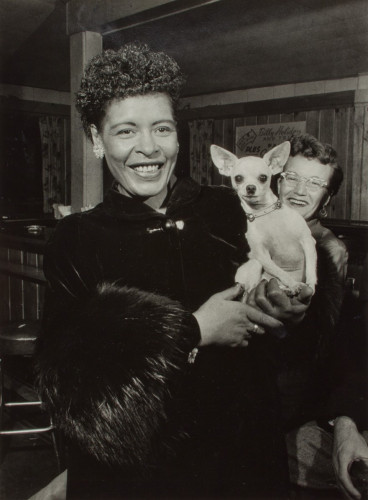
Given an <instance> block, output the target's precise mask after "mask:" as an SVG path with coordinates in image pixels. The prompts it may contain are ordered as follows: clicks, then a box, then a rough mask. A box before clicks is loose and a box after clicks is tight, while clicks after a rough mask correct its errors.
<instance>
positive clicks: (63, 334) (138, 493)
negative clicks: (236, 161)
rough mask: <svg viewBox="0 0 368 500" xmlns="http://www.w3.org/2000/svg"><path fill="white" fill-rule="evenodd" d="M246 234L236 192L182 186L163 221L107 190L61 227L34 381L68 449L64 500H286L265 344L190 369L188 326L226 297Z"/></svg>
mask: <svg viewBox="0 0 368 500" xmlns="http://www.w3.org/2000/svg"><path fill="white" fill-rule="evenodd" d="M245 232H246V220H245V217H244V213H243V211H242V209H241V207H240V203H239V200H238V197H237V196H236V195H235V194H234V193H233V191H232V190H231V189H228V188H225V187H200V186H199V185H197V184H196V183H195V182H194V181H192V180H190V179H182V180H180V181H178V182H177V183H176V185H175V186H174V189H173V190H172V192H171V193H170V195H169V201H168V205H167V211H166V214H165V215H163V214H160V213H158V212H156V211H154V210H152V209H151V208H150V207H148V206H147V205H145V204H143V203H141V202H140V201H139V200H136V199H132V198H128V197H125V196H123V195H121V194H120V193H119V192H118V191H117V190H116V189H115V188H114V187H113V188H112V189H111V190H110V191H109V193H108V194H107V196H106V198H105V200H104V202H103V203H102V204H100V205H98V206H97V207H96V208H94V209H93V210H90V211H89V212H84V213H80V214H74V215H71V216H69V217H67V218H65V219H63V220H62V221H61V222H60V223H59V224H58V227H57V229H56V231H55V234H54V236H53V238H52V240H51V241H50V242H49V244H48V247H47V251H46V254H45V261H44V270H45V275H46V277H47V280H48V283H49V291H48V295H47V302H46V308H45V309H46V313H45V322H44V323H45V328H44V336H43V339H42V343H41V346H40V357H39V378H40V388H41V394H42V397H43V399H44V400H45V401H46V403H47V404H48V406H49V408H50V410H51V412H52V413H53V415H54V419H55V422H56V423H57V424H58V425H59V427H60V429H61V430H62V431H63V432H64V433H65V435H66V437H67V438H68V440H69V441H70V462H69V465H68V469H69V474H68V498H91V499H92V498H93V499H94V498H96V499H101V498H105V497H106V498H132V497H139V498H144V497H151V496H154V497H156V498H162V497H166V498H178V497H184V496H185V497H187V498H205V497H207V498H213V497H222V498H229V497H240V496H242V497H248V498H254V497H255V496H257V495H263V497H264V498H265V497H267V496H268V495H269V497H270V498H271V497H272V498H277V497H278V496H283V495H284V493H285V491H286V484H287V475H288V474H287V466H286V462H285V454H284V444H283V438H282V435H281V432H280V428H279V425H278V418H277V415H278V407H277V398H276V393H275V390H274V378H273V371H272V368H273V367H272V356H271V352H272V342H273V339H271V338H269V336H263V337H262V338H259V339H253V341H252V342H251V345H250V346H249V348H247V349H235V348H224V347H207V348H201V349H200V351H199V354H198V356H197V359H196V361H195V363H194V364H188V362H187V360H188V353H189V352H190V351H191V349H192V348H193V347H195V346H196V345H197V344H198V342H199V339H200V334H199V328H198V325H197V323H196V320H195V318H194V316H192V314H191V313H192V312H193V311H195V310H196V309H197V308H198V307H199V306H200V305H201V304H202V303H203V302H205V301H206V300H207V299H208V298H209V297H210V296H211V295H212V294H214V293H216V292H219V291H221V290H224V289H226V288H228V287H230V286H232V285H233V281H234V275H235V271H236V268H237V267H238V265H239V264H240V263H242V262H244V261H245V260H246V252H247V250H248V247H247V243H246V240H245V237H244V234H245Z"/></svg>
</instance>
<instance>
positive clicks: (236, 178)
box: [234, 175, 244, 184]
mask: <svg viewBox="0 0 368 500" xmlns="http://www.w3.org/2000/svg"><path fill="white" fill-rule="evenodd" d="M234 179H235V182H236V183H237V184H240V183H241V182H243V180H244V177H243V176H242V175H236V176H235V177H234Z"/></svg>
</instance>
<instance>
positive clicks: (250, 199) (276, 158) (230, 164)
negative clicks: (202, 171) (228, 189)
mask: <svg viewBox="0 0 368 500" xmlns="http://www.w3.org/2000/svg"><path fill="white" fill-rule="evenodd" d="M289 154H290V142H289V141H285V142H283V143H282V144H279V145H278V146H276V147H274V148H273V149H271V150H270V151H268V152H267V153H266V154H265V155H264V157H263V158H259V157H257V156H246V157H244V158H238V157H237V156H235V155H234V154H233V153H231V152H230V151H227V150H226V149H223V148H220V147H219V146H215V145H214V144H213V145H212V146H211V157H212V161H213V163H214V164H215V165H216V167H217V168H218V169H219V172H220V174H221V175H225V176H227V177H231V184H232V186H233V188H234V189H235V190H236V191H237V193H238V195H239V197H240V198H241V199H242V200H244V201H245V202H246V203H247V204H248V205H255V206H256V205H259V204H263V203H265V202H267V197H269V196H270V194H271V193H270V184H271V177H272V176H273V175H275V174H277V173H279V172H281V171H282V168H283V166H284V165H285V163H286V161H287V159H288V157H289Z"/></svg>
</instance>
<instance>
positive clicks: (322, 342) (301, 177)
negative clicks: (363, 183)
mask: <svg viewBox="0 0 368 500" xmlns="http://www.w3.org/2000/svg"><path fill="white" fill-rule="evenodd" d="M342 180H343V172H342V170H341V168H340V167H339V165H338V163H337V154H336V151H335V150H334V149H333V148H332V147H331V146H329V145H327V144H326V145H324V144H322V143H320V142H319V141H318V140H317V139H316V138H315V137H313V136H311V135H308V134H305V135H301V136H298V137H294V138H292V140H291V153H290V157H289V160H288V162H287V163H286V165H285V168H284V172H283V173H282V174H281V175H280V178H279V180H278V191H279V196H280V199H281V201H282V202H283V203H285V204H286V205H288V206H289V207H291V208H293V209H295V210H297V211H298V212H299V213H300V214H301V215H302V216H303V217H304V219H305V220H306V221H307V223H308V226H309V228H310V230H311V232H312V235H313V237H314V238H315V240H316V248H317V252H318V269H317V274H318V284H317V288H316V293H315V295H314V297H313V299H312V304H311V307H310V308H309V311H308V313H307V316H306V318H305V320H304V322H303V324H302V325H300V326H299V327H298V329H297V330H296V331H295V332H294V334H293V335H290V336H289V338H288V339H285V340H286V341H285V342H284V345H283V352H282V353H281V360H282V366H283V368H282V369H281V370H280V373H279V388H280V390H281V394H282V399H283V410H284V420H285V426H286V430H287V431H289V433H288V435H287V443H288V453H289V467H290V476H291V480H292V482H293V483H294V484H298V485H299V486H306V487H310V488H318V489H327V488H336V485H337V484H338V485H339V486H340V487H342V489H343V490H344V491H345V493H348V494H349V495H350V496H351V497H352V498H359V493H358V491H357V490H356V489H355V488H354V486H353V484H352V483H351V480H350V477H349V473H348V469H349V466H350V463H351V461H352V460H354V459H357V458H362V457H364V456H366V455H367V454H368V448H367V446H366V444H365V441H364V439H363V437H362V435H361V434H359V432H358V428H359V425H361V424H359V421H360V422H361V421H362V416H363V415H362V413H363V412H362V413H361V414H359V412H357V407H356V406H357V405H356V404H355V403H354V404H353V405H351V404H350V406H349V404H347V402H346V401H345V402H344V401H341V399H340V401H339V403H338V405H337V406H336V405H335V407H334V408H333V407H332V405H331V406H330V405H329V404H328V403H327V404H326V402H327V401H329V397H328V396H329V393H332V395H333V396H334V395H336V394H340V393H341V391H340V390H335V391H334V388H333V387H331V382H332V383H333V381H331V376H330V378H329V375H330V374H329V364H328V361H329V358H330V356H331V352H332V350H333V349H334V345H335V344H336V341H335V337H336V326H337V323H338V320H339V316H340V310H341V306H342V302H343V296H344V283H345V278H346V270H347V260H348V253H347V250H346V247H345V245H344V243H343V242H342V241H341V240H339V239H338V238H336V236H335V235H334V234H333V233H332V231H330V230H329V229H327V228H326V227H324V226H323V225H322V224H321V218H323V217H326V215H327V210H326V208H327V206H328V204H329V203H330V201H331V198H332V197H333V196H334V195H335V194H336V193H337V192H338V190H339V187H340V185H341V182H342ZM285 347H286V348H285ZM284 348H285V349H284ZM335 400H336V398H335V397H331V398H330V401H332V402H333V404H335ZM354 406H355V407H354ZM349 410H350V411H349ZM329 412H331V414H329ZM334 412H335V413H334ZM327 415H329V417H338V418H336V419H335V420H334V422H335V426H334V427H333V426H330V427H329V425H328V424H327V421H328V418H325V419H323V417H325V416H326V417H327ZM347 415H349V417H348V416H347ZM318 417H320V419H319V425H318V424H317V422H316V420H315V419H317V420H318ZM321 417H322V418H321ZM350 417H353V418H350ZM324 421H325V422H326V424H327V425H326V426H325V425H323V422H324ZM356 424H358V427H357V426H356ZM363 425H364V424H363ZM300 426H301V427H300ZM360 430H362V429H360ZM329 431H330V433H329ZM332 432H334V434H335V435H334V438H333V434H332ZM333 449H334V451H332V450H333ZM332 454H333V461H332V460H331V455H332ZM333 462H334V467H333ZM334 468H335V475H336V478H337V481H336V479H335V477H334Z"/></svg>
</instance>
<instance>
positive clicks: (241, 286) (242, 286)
mask: <svg viewBox="0 0 368 500" xmlns="http://www.w3.org/2000/svg"><path fill="white" fill-rule="evenodd" d="M235 286H238V287H239V288H240V289H241V290H244V285H243V283H239V282H238V281H237V282H236V283H235Z"/></svg>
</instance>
